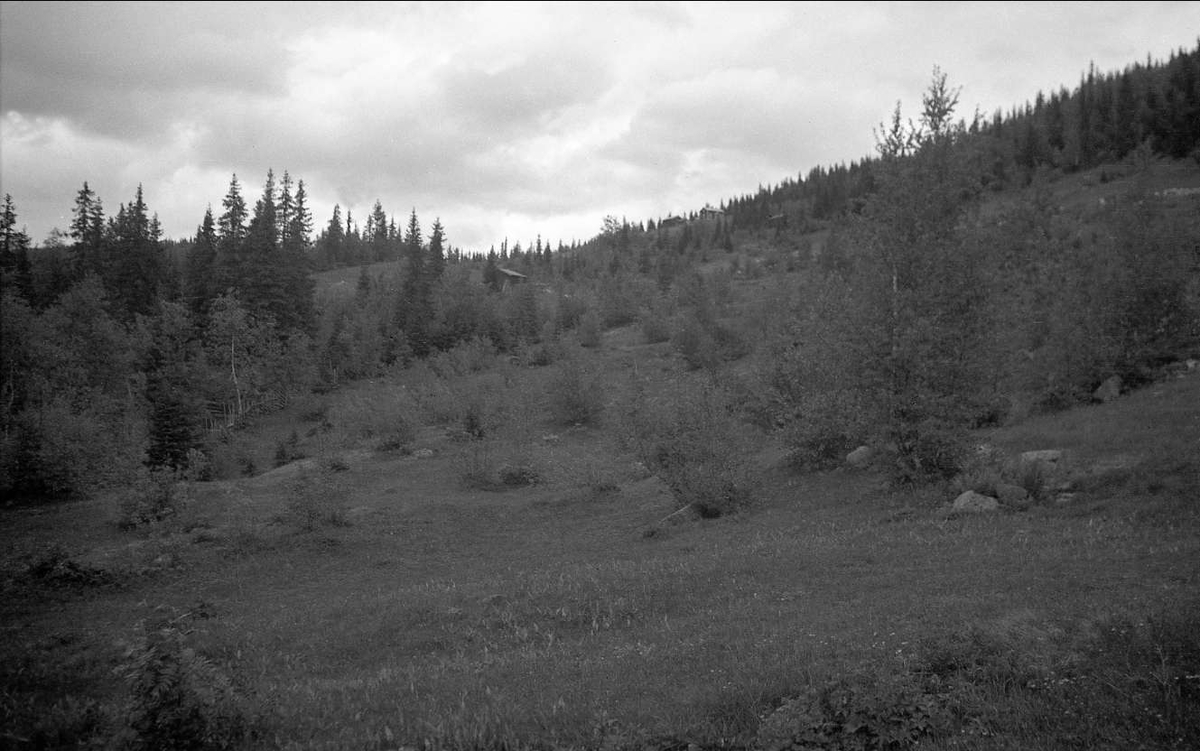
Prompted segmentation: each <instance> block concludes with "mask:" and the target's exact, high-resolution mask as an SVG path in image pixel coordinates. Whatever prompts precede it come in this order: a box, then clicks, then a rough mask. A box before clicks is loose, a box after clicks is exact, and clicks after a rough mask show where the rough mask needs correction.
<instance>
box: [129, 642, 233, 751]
mask: <svg viewBox="0 0 1200 751" xmlns="http://www.w3.org/2000/svg"><path fill="white" fill-rule="evenodd" d="M185 637H186V634H185V632H183V631H181V630H180V629H179V627H178V625H177V624H176V622H166V623H161V624H157V625H155V626H152V627H147V628H146V632H145V635H144V637H143V638H142V639H141V640H140V642H139V643H138V644H136V645H135V646H133V647H131V648H130V649H129V650H128V651H127V652H126V654H125V662H124V664H123V665H122V668H121V672H122V674H123V675H124V677H125V679H126V680H127V681H128V682H129V683H130V707H129V712H128V718H127V729H126V735H127V736H128V737H127V738H124V739H123V740H125V741H126V743H125V745H127V746H128V747H130V748H134V749H163V748H173V749H209V748H230V747H233V746H241V745H247V744H248V743H249V742H251V741H252V740H253V738H254V736H255V730H254V725H255V723H254V722H253V721H252V719H251V714H252V713H251V712H249V711H248V710H249V704H248V702H247V700H246V698H245V697H244V696H243V695H242V694H241V693H240V692H239V691H238V690H237V689H236V687H235V686H234V684H233V681H232V680H230V678H229V676H228V675H226V674H225V673H224V672H223V671H221V670H220V669H218V668H217V666H216V665H214V664H213V663H212V662H211V661H209V660H208V659H206V658H205V657H203V656H201V655H200V654H199V653H197V652H196V650H194V649H192V648H189V647H188V646H187V645H186V640H185Z"/></svg>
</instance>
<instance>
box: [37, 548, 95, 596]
mask: <svg viewBox="0 0 1200 751" xmlns="http://www.w3.org/2000/svg"><path fill="white" fill-rule="evenodd" d="M25 576H26V578H27V579H29V580H30V581H32V582H35V583H37V584H40V585H43V586H48V587H102V586H106V585H108V584H112V583H113V582H114V577H113V575H112V574H111V573H110V572H108V571H105V570H104V569H101V568H96V567H94V566H88V565H86V564H83V563H80V562H78V561H76V560H74V559H72V558H71V556H70V554H69V553H68V552H67V550H66V548H64V547H62V546H61V545H58V544H54V545H50V546H48V547H46V548H45V549H43V550H41V551H40V552H39V553H38V555H37V556H36V557H35V558H34V559H33V561H31V562H30V564H29V565H28V566H27V567H26V569H25Z"/></svg>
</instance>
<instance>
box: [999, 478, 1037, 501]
mask: <svg viewBox="0 0 1200 751" xmlns="http://www.w3.org/2000/svg"><path fill="white" fill-rule="evenodd" d="M996 498H997V499H998V500H999V501H1000V502H1001V503H1003V504H1004V505H1005V506H1017V505H1021V504H1023V503H1024V502H1025V501H1027V500H1028V499H1029V491H1028V490H1026V489H1025V488H1023V487H1021V486H1020V485H1013V484H1011V483H1007V482H1002V483H999V484H997V485H996Z"/></svg>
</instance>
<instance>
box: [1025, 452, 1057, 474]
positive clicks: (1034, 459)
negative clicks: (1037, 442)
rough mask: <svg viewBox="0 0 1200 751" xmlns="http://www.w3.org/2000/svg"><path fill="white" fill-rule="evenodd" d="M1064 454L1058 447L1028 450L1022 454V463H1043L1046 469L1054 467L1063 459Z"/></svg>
mask: <svg viewBox="0 0 1200 751" xmlns="http://www.w3.org/2000/svg"><path fill="white" fill-rule="evenodd" d="M1062 455H1063V454H1062V451H1059V450H1058V449H1046V450H1044V451H1026V452H1024V453H1023V454H1021V464H1041V465H1043V466H1044V467H1045V468H1046V469H1054V468H1055V467H1057V466H1058V463H1059V462H1060V461H1061V460H1062Z"/></svg>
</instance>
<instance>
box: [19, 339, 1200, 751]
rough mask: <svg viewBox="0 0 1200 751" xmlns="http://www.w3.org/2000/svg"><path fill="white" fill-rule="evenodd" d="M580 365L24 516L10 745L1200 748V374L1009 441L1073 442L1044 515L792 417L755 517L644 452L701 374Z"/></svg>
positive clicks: (452, 391)
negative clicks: (642, 432)
mask: <svg viewBox="0 0 1200 751" xmlns="http://www.w3.org/2000/svg"><path fill="white" fill-rule="evenodd" d="M581 357H583V358H585V359H584V361H583V362H584V366H585V369H586V370H587V371H588V372H591V373H594V374H596V376H597V380H596V381H595V382H594V383H595V384H598V385H600V386H602V387H603V388H604V389H605V390H606V391H605V394H604V396H605V398H606V399H607V402H606V404H607V406H606V408H605V410H604V411H603V413H602V414H601V416H600V418H599V419H598V420H596V421H594V422H593V423H589V424H587V425H565V424H562V423H561V422H555V420H554V419H553V416H552V415H551V413H550V412H549V411H548V409H547V407H546V403H547V400H546V399H545V398H544V394H545V393H546V389H548V388H552V384H553V383H554V381H553V379H554V373H555V370H556V368H557V367H559V366H551V367H549V368H538V369H533V368H518V367H517V366H515V365H512V364H511V363H505V362H502V361H500V362H497V363H495V364H494V365H493V367H489V368H485V369H481V370H478V371H477V372H462V373H453V372H451V371H452V370H453V369H452V368H443V369H442V370H440V371H437V372H434V370H436V369H432V370H431V369H426V370H424V371H421V372H417V373H414V372H406V373H402V374H398V375H396V376H394V377H391V378H387V379H381V380H378V381H376V382H373V383H366V382H364V383H360V384H357V385H355V386H354V387H352V388H349V389H345V390H343V391H341V392H338V393H336V394H332V395H327V396H325V397H320V398H319V399H318V397H315V396H314V397H313V399H314V400H316V401H313V402H310V403H305V404H299V405H295V406H294V407H293V408H292V409H291V410H289V412H288V413H287V414H286V415H279V416H276V417H275V418H272V420H270V421H266V422H264V423H262V424H260V425H259V426H258V427H256V428H255V429H254V430H252V431H250V432H248V433H247V434H245V435H243V436H241V437H240V438H238V439H237V440H238V441H240V443H239V444H238V445H239V446H240V447H241V448H240V450H242V451H245V452H257V453H256V455H255V458H256V461H255V462H254V463H255V464H256V466H258V467H260V468H265V467H269V466H270V464H271V461H270V456H271V453H272V450H273V449H275V448H276V447H277V446H278V445H279V444H280V443H281V442H284V441H285V440H288V437H289V435H290V434H291V433H293V432H294V433H295V434H296V438H295V440H294V441H293V442H292V445H293V452H292V455H291V456H289V457H288V458H289V459H294V460H293V461H290V462H288V463H283V465H282V466H280V467H278V468H275V469H271V470H270V471H265V472H260V473H259V474H257V475H255V476H253V477H245V478H242V479H233V480H223V481H217V482H209V483H200V484H196V485H194V486H192V487H191V489H190V495H189V497H188V498H187V499H186V500H185V501H179V502H178V503H177V505H178V506H179V508H180V509H181V510H180V512H179V513H177V514H175V515H174V516H172V517H169V518H168V519H167V520H165V521H162V522H159V523H157V524H152V525H149V526H144V527H140V528H138V529H136V530H132V531H123V530H121V529H120V528H119V527H118V526H117V524H116V523H115V520H116V519H117V518H118V517H119V515H120V504H121V501H122V498H121V496H120V495H119V494H117V495H113V496H111V497H108V498H106V499H103V501H102V502H96V501H92V502H86V503H83V502H81V503H74V504H62V505H55V506H43V507H37V508H16V509H12V508H10V509H5V510H3V511H2V512H0V515H2V516H0V518H2V525H3V530H4V531H3V549H2V553H3V577H4V578H3V582H4V583H3V597H2V598H0V628H2V629H3V638H2V639H0V686H2V688H3V690H2V693H0V727H3V730H0V747H6V748H56V747H77V746H83V747H121V746H125V747H143V748H154V747H165V746H166V745H170V744H174V745H175V747H189V748H190V747H208V746H211V747H223V746H233V747H278V748H314V749H316V748H347V749H360V748H398V747H402V746H403V747H429V748H500V747H504V748H518V747H532V748H595V749H621V748H639V749H642V748H670V749H684V748H690V747H691V746H693V745H694V746H696V747H700V748H764V749H765V748H771V749H782V748H797V749H799V748H908V747H912V746H913V745H916V744H919V745H920V747H922V748H1011V749H1016V748H1043V749H1053V748H1112V749H1125V748H1135V747H1139V748H1179V749H1183V748H1195V747H1197V746H1198V745H1200V534H1198V533H1200V491H1198V488H1200V374H1197V373H1192V374H1190V375H1186V376H1181V377H1179V378H1176V379H1174V380H1171V381H1168V382H1163V383H1160V384H1156V385H1154V386H1152V387H1150V388H1147V389H1145V390H1142V391H1140V392H1137V393H1133V394H1130V395H1128V396H1126V397H1123V398H1122V399H1120V400H1117V401H1115V402H1113V403H1110V404H1106V405H1098V406H1092V407H1084V408H1080V409H1077V410H1074V411H1071V412H1066V413H1060V414H1058V415H1051V416H1046V417H1041V418H1036V419H1032V420H1028V421H1026V422H1024V423H1021V424H1019V425H1015V426H1012V427H1008V428H1004V429H999V430H995V431H991V432H989V433H986V434H985V433H981V434H980V435H979V436H978V438H979V440H980V442H981V443H987V444H990V445H993V446H996V447H999V448H1001V449H1003V450H1005V451H1006V452H1008V453H1010V454H1012V455H1015V454H1016V453H1017V452H1020V451H1024V450H1032V449H1044V448H1058V449H1062V450H1064V451H1065V452H1066V453H1065V458H1064V465H1065V466H1064V467H1063V468H1062V469H1061V471H1060V474H1059V475H1058V476H1056V477H1055V478H1053V480H1054V482H1055V483H1058V484H1061V485H1063V489H1064V492H1065V491H1068V490H1069V493H1070V495H1069V496H1068V495H1062V494H1059V495H1057V496H1054V495H1051V496H1048V497H1047V498H1046V499H1045V500H1043V501H1041V502H1039V503H1036V504H1034V505H1033V506H1032V507H1030V508H1028V509H1027V510H1024V511H1019V512H1017V511H1003V512H1000V513H995V514H986V515H977V516H965V517H954V516H947V515H946V514H944V513H939V511H938V509H939V507H940V506H942V505H943V504H945V503H946V502H947V501H948V500H949V498H948V497H947V494H946V493H947V491H945V490H942V491H926V492H922V493H919V494H915V493H902V492H896V491H892V490H889V489H888V487H887V485H886V484H885V483H884V482H883V479H882V477H881V476H878V475H876V474H874V473H871V472H851V471H848V470H835V471H831V472H825V473H818V474H808V475H802V474H798V473H796V472H794V471H793V470H791V469H789V468H788V466H787V464H786V463H785V462H783V461H782V460H781V457H782V455H783V454H782V452H781V450H780V449H779V448H778V447H777V446H775V445H773V443H772V441H770V440H769V439H767V438H766V437H760V442H759V444H756V445H755V447H754V451H753V453H752V454H750V455H749V456H748V461H749V462H750V463H751V464H752V465H753V473H754V474H755V476H756V477H757V478H758V479H759V481H760V482H759V485H758V497H757V502H756V504H755V505H754V506H753V507H752V508H751V509H748V510H745V511H742V512H741V513H737V514H733V515H729V516H724V517H721V518H718V519H711V520H702V519H696V518H692V517H690V516H688V514H687V513H682V514H674V515H673V512H674V511H675V510H676V509H677V508H678V504H677V503H676V501H675V499H674V498H673V497H672V496H671V493H670V492H669V490H668V489H667V487H666V486H665V485H664V484H663V483H662V482H661V481H660V480H658V479H657V478H656V477H654V476H652V475H651V474H650V473H649V472H648V471H647V470H646V469H645V467H643V466H642V465H640V464H639V463H638V462H637V461H636V459H635V458H634V456H633V455H631V454H630V453H628V452H627V451H625V450H624V449H623V448H622V445H623V444H622V443H621V442H620V441H619V440H617V438H618V433H619V431H618V430H617V427H618V425H617V423H618V417H617V416H618V415H619V413H620V412H621V410H622V406H621V399H622V398H623V393H624V392H623V391H622V389H627V387H628V384H629V383H632V382H633V381H635V380H637V379H641V381H643V382H644V385H645V386H647V387H649V388H652V389H657V391H658V392H659V393H669V392H670V391H671V390H672V389H675V388H680V384H682V383H684V379H686V377H687V376H686V374H685V372H684V369H683V367H682V365H681V364H680V363H679V361H678V358H677V357H676V356H674V355H673V354H672V353H671V351H670V348H669V345H665V344H663V345H645V344H641V343H640V339H639V337H638V336H637V333H636V331H634V330H633V329H627V330H618V331H613V332H609V333H608V334H607V336H606V341H605V343H604V346H602V347H601V348H600V349H599V350H593V351H590V352H584V353H583V354H582V355H581ZM465 370H467V371H469V370H470V369H465ZM597 387H599V386H597ZM473 404H474V405H483V406H482V407H479V409H481V410H482V412H481V414H482V417H481V418H480V419H481V420H482V423H481V424H486V425H489V426H490V427H489V428H488V430H489V434H488V436H487V438H486V440H482V441H472V440H464V439H463V437H462V436H461V435H460V434H459V433H460V432H461V431H456V429H455V425H458V424H461V421H462V414H463V410H464V409H473V407H471V406H470V405H473ZM397 426H399V427H397ZM397 431H399V433H403V440H396V441H392V442H389V440H388V439H389V436H392V435H393V433H396V432H397ZM401 443H403V444H404V445H403V448H401V449H398V448H396V446H397V445H398V444H401ZM300 456H307V458H298V457H300ZM281 463H282V462H281ZM506 467H508V468H511V467H519V468H523V469H522V472H523V473H524V474H521V475H520V479H521V481H520V482H517V481H513V482H511V483H508V484H506V482H504V481H501V482H484V481H481V478H484V477H492V478H495V477H497V476H499V477H506V476H510V475H511V473H510V475H505V474H504V472H505V471H506V470H505V468H506ZM497 472H499V473H500V474H499V475H497ZM533 480H536V482H532V481H533ZM1068 485H1069V488H1067V487H1066V486H1068ZM189 744H190V745H189Z"/></svg>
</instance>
